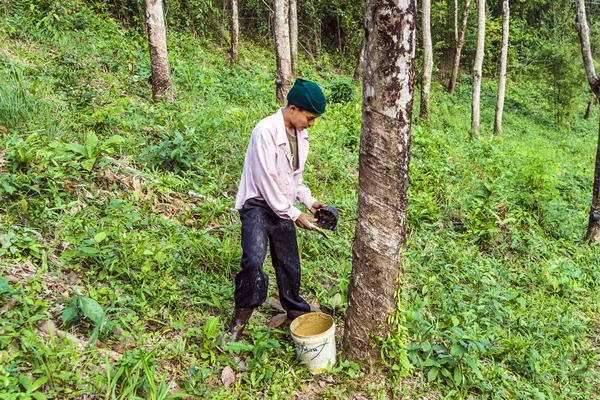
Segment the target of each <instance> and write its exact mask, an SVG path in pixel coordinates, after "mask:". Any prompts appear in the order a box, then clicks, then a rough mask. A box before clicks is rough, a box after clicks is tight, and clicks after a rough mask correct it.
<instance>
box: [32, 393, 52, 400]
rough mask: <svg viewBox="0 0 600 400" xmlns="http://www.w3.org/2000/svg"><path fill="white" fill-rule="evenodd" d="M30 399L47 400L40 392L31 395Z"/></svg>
mask: <svg viewBox="0 0 600 400" xmlns="http://www.w3.org/2000/svg"><path fill="white" fill-rule="evenodd" d="M31 397H33V398H34V399H35V400H48V398H47V397H46V395H45V394H43V393H40V392H35V393H31Z"/></svg>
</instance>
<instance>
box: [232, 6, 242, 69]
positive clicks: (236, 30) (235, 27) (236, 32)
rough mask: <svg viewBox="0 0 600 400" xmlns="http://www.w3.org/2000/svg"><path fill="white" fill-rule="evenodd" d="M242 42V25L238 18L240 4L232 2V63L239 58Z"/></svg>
mask: <svg viewBox="0 0 600 400" xmlns="http://www.w3.org/2000/svg"><path fill="white" fill-rule="evenodd" d="M239 40H240V24H239V18H238V2H237V0H231V61H233V62H236V61H237V58H238V44H239Z"/></svg>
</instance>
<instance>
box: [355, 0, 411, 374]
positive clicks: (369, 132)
mask: <svg viewBox="0 0 600 400" xmlns="http://www.w3.org/2000/svg"><path fill="white" fill-rule="evenodd" d="M416 18H417V4H416V0H403V1H399V2H395V1H394V2H392V1H389V0H367V1H366V4H365V37H366V57H365V76H364V79H363V103H362V109H363V113H362V128H361V139H360V155H359V178H358V211H357V223H356V233H355V238H354V246H353V249H352V256H353V259H352V277H351V281H350V287H349V304H348V311H347V312H346V321H345V329H344V349H345V353H346V356H347V357H348V359H350V360H356V361H361V362H362V361H364V362H367V363H373V362H374V361H375V360H377V359H379V354H380V353H379V351H380V349H379V348H377V346H375V347H374V346H373V345H374V343H371V342H370V337H373V336H380V337H381V336H383V337H385V336H386V335H387V333H388V332H389V331H390V330H391V328H392V327H391V325H389V324H388V323H387V321H388V316H389V315H390V314H391V313H392V312H394V310H395V309H396V303H397V299H396V298H394V294H395V292H396V291H397V290H398V285H399V283H398V278H399V276H400V274H401V268H402V261H403V259H402V257H401V255H400V254H401V249H402V248H403V247H404V246H405V243H406V216H407V213H406V208H407V202H408V166H409V161H410V142H411V118H412V108H413V94H414V75H415V72H414V58H415V41H416V34H415V31H416Z"/></svg>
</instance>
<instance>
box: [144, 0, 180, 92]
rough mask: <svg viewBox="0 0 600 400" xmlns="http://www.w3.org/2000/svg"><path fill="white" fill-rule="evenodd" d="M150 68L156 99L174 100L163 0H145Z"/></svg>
mask: <svg viewBox="0 0 600 400" xmlns="http://www.w3.org/2000/svg"><path fill="white" fill-rule="evenodd" d="M145 5H146V27H147V30H148V47H149V49H150V70H151V73H152V76H151V82H152V98H153V99H154V100H155V101H158V100H167V101H172V100H173V98H174V96H173V86H172V83H171V69H170V67H169V57H168V53H167V29H166V27H165V18H164V14H163V7H162V2H161V0H145Z"/></svg>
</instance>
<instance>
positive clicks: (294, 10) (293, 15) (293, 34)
mask: <svg viewBox="0 0 600 400" xmlns="http://www.w3.org/2000/svg"><path fill="white" fill-rule="evenodd" d="M289 1H290V53H291V63H292V64H291V65H292V66H291V68H292V76H296V74H297V73H298V7H297V4H296V0H289Z"/></svg>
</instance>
